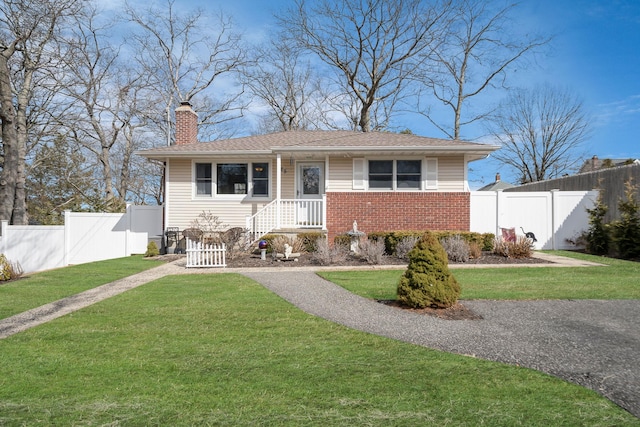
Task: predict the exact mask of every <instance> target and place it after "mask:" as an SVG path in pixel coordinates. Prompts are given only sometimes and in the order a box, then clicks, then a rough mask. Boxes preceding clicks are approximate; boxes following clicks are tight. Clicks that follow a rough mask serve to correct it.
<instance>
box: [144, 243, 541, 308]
mask: <svg viewBox="0 0 640 427" xmlns="http://www.w3.org/2000/svg"><path fill="white" fill-rule="evenodd" d="M183 257H184V255H173V254H167V255H160V256H158V257H154V258H155V259H161V260H164V261H166V262H171V261H175V260H177V259H180V258H183ZM449 264H450V265H453V264H456V263H453V262H449ZM460 264H476V265H480V264H497V265H501V264H549V261H545V260H542V259H539V258H520V259H515V258H507V257H503V256H499V255H494V254H492V253H489V252H485V253H483V254H482V256H481V257H480V258H475V259H470V260H469V261H467V262H466V263H460ZM319 265H320V264H319V263H318V262H317V261H316V260H314V259H313V257H312V256H311V255H310V254H301V255H300V256H299V257H298V258H296V259H295V260H274V259H273V258H272V257H271V255H269V254H267V257H266V260H262V259H261V258H260V255H259V254H249V253H240V254H236V255H235V256H234V257H233V258H231V259H230V258H229V257H227V267H229V268H252V267H253V268H266V267H271V268H285V267H303V266H305V267H307V266H319ZM367 265H369V264H367V262H366V261H365V260H363V259H362V258H359V257H357V256H349V257H347V259H346V260H345V261H343V262H340V263H338V264H332V265H331V266H332V267H336V266H341V267H344V266H347V267H358V266H367ZM379 265H380V266H398V267H401V266H406V265H407V262H406V261H404V260H401V259H399V258H397V257H391V256H385V257H384V258H383V262H382V263H381V264H379ZM378 302H379V303H381V304H384V305H387V306H391V307H396V308H398V309H400V310H407V311H410V312H413V313H417V314H422V315H426V316H434V317H438V318H440V319H445V320H481V319H482V316H480V315H478V314H476V313H474V312H473V311H471V310H470V309H468V308H466V307H465V306H464V305H463V304H461V303H457V304H455V305H454V306H452V307H449V308H432V307H427V308H410V307H407V306H405V305H402V304H401V303H400V302H398V301H397V300H379V301H378Z"/></svg>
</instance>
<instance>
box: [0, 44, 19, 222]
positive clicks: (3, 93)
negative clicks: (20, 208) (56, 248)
mask: <svg viewBox="0 0 640 427" xmlns="http://www.w3.org/2000/svg"><path fill="white" fill-rule="evenodd" d="M0 119H1V120H2V145H3V148H4V150H3V151H4V164H3V166H2V173H1V174H0V220H5V221H9V222H11V223H13V218H12V215H13V207H14V203H15V200H16V182H17V180H18V179H17V174H18V172H17V164H18V162H19V154H18V147H17V145H18V134H17V130H16V126H15V122H16V113H15V109H14V108H13V95H12V92H11V72H10V70H9V61H8V58H7V57H5V56H4V55H0Z"/></svg>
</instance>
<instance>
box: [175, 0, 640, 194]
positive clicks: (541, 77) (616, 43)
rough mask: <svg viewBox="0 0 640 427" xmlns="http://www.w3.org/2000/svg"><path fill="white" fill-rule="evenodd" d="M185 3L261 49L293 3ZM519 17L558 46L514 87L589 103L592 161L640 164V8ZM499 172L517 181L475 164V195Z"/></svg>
mask: <svg viewBox="0 0 640 427" xmlns="http://www.w3.org/2000/svg"><path fill="white" fill-rule="evenodd" d="M181 3H184V4H185V6H186V5H188V6H187V7H189V8H191V7H194V5H196V4H199V5H201V6H202V7H203V8H206V9H209V10H212V11H216V10H218V9H220V10H222V11H223V12H225V13H226V14H228V15H231V16H232V17H233V18H234V20H235V22H236V23H237V25H238V26H239V28H241V29H243V30H244V33H245V36H246V37H247V38H248V39H249V40H251V41H256V40H260V39H261V38H264V37H265V35H267V34H269V33H270V32H272V30H273V24H274V18H273V14H274V13H277V11H279V10H282V9H283V8H286V7H287V5H289V4H292V1H291V0H270V1H264V0H234V1H232V2H228V1H225V2H222V1H218V0H209V1H206V0H201V1H198V2H193V1H189V0H177V1H176V4H177V5H179V4H181ZM499 4H503V3H502V2H500V3H499ZM516 15H517V20H518V26H519V27H520V26H521V27H522V28H528V29H531V30H532V31H534V32H538V33H542V34H547V35H554V39H553V42H552V43H551V45H550V46H549V48H548V52H547V53H546V54H545V55H541V56H539V57H538V58H537V64H536V65H533V66H530V67H528V68H526V69H522V68H520V69H518V70H517V71H516V74H514V76H513V80H512V83H514V85H517V86H522V87H533V86H534V85H535V84H536V83H550V84H552V85H557V86H562V87H566V88H567V89H569V90H571V91H572V92H573V93H575V94H576V95H577V96H579V97H580V98H582V100H583V101H584V107H585V111H586V112H587V113H588V114H589V115H590V117H591V120H592V126H593V129H592V133H591V135H590V137H589V139H588V140H587V141H586V142H585V144H584V147H583V153H582V154H583V155H584V156H585V157H591V156H592V155H598V157H600V158H640V137H639V134H640V1H638V0H522V1H521V2H520V4H519V6H518V7H517V8H516ZM403 126H406V127H408V128H409V129H411V130H412V131H413V132H414V133H417V134H419V135H424V136H433V137H442V136H443V135H442V134H441V133H439V132H438V131H437V129H435V128H434V127H432V126H430V125H428V123H425V120H424V119H420V118H418V117H415V118H407V119H406V122H404V123H403ZM463 132H464V138H465V139H469V140H481V139H482V137H483V134H484V132H483V130H482V129H472V128H468V129H465V130H464V131H463ZM496 172H500V173H501V175H502V178H503V180H507V181H514V180H515V178H514V176H513V175H512V174H510V173H509V172H508V171H507V170H501V168H500V167H499V165H497V164H495V163H494V162H492V160H491V159H487V160H482V161H478V162H474V163H473V164H472V172H471V174H470V185H471V187H472V189H474V188H478V187H480V186H482V185H483V184H486V183H489V182H492V181H493V179H494V176H495V173H496Z"/></svg>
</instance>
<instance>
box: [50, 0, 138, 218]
mask: <svg viewBox="0 0 640 427" xmlns="http://www.w3.org/2000/svg"><path fill="white" fill-rule="evenodd" d="M99 18H100V17H99V16H98V14H97V12H96V10H95V9H89V8H88V9H87V13H86V14H85V15H84V16H83V17H82V19H78V20H77V22H76V26H75V28H73V29H71V30H70V33H71V35H70V36H69V37H68V40H67V43H68V51H67V52H66V55H65V56H64V58H63V61H64V65H65V67H64V70H65V72H64V73H61V75H60V80H61V82H62V84H61V93H62V95H63V96H65V97H66V99H67V100H68V102H69V107H68V110H67V111H66V114H65V115H64V117H61V121H62V123H61V124H62V125H64V126H65V127H66V128H67V129H68V132H69V135H71V137H72V139H73V141H75V143H76V144H78V145H79V147H81V149H82V150H83V151H86V152H90V153H92V156H91V157H92V158H95V159H96V160H97V167H96V168H95V177H96V183H97V184H96V186H95V188H96V190H97V194H96V196H95V198H96V200H97V201H98V206H96V208H98V207H99V208H100V209H105V210H107V211H119V210H121V209H122V208H123V207H124V204H125V199H126V186H125V189H123V188H122V183H123V181H122V173H125V174H126V175H128V173H129V172H128V169H129V162H130V156H129V157H126V156H125V157H121V158H119V159H118V160H120V161H118V162H114V158H113V154H114V151H116V150H117V148H118V146H120V145H124V146H126V145H127V144H128V142H129V141H130V138H129V139H128V138H127V132H132V131H133V129H135V127H136V126H138V127H139V126H143V125H144V123H142V124H140V123H139V122H140V121H139V120H138V119H137V118H136V116H138V115H139V111H137V110H136V109H135V108H132V105H133V106H135V104H136V102H137V97H136V96H131V95H132V94H134V95H137V94H138V93H139V91H140V86H141V85H144V84H145V83H146V82H145V80H144V78H143V76H141V75H140V74H138V73H137V72H132V71H131V70H130V69H129V68H127V67H126V66H124V65H123V64H122V62H123V61H122V60H121V58H120V57H119V52H118V50H117V48H116V47H114V46H113V45H112V44H111V42H110V41H109V40H108V34H109V33H110V32H111V31H112V26H111V25H109V24H98V23H97V22H98V20H99ZM121 152H122V150H121ZM124 152H125V153H126V152H127V150H125V151H124ZM119 173H120V176H119V178H120V180H119V182H120V184H121V185H120V186H119V187H120V188H117V190H119V191H116V188H114V186H115V183H116V181H118V180H117V177H118V174H119Z"/></svg>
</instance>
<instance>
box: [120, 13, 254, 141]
mask: <svg viewBox="0 0 640 427" xmlns="http://www.w3.org/2000/svg"><path fill="white" fill-rule="evenodd" d="M174 6H175V0H167V1H166V4H165V6H163V7H156V6H150V7H148V8H146V9H144V10H141V9H140V8H139V7H133V6H132V5H127V6H126V14H127V17H128V20H129V21H130V22H132V23H134V24H135V25H136V27H137V29H136V30H134V32H133V34H132V35H131V37H130V38H129V40H128V43H129V45H130V46H131V47H132V49H133V50H134V56H135V59H136V61H137V63H138V64H139V65H140V67H141V68H142V69H143V70H145V71H146V74H147V75H149V76H152V77H153V78H154V81H153V85H152V86H153V88H154V91H153V93H151V94H150V96H149V98H150V99H152V100H153V104H154V105H156V108H154V109H152V110H153V111H149V119H150V120H152V121H156V125H157V129H166V124H163V122H162V121H158V120H159V119H160V118H165V117H166V114H169V115H171V114H173V110H174V109H175V107H177V106H178V105H179V103H180V102H181V101H190V102H191V103H192V104H194V106H195V108H196V110H197V111H198V116H199V122H200V123H199V124H200V127H199V130H200V132H201V134H202V135H206V138H207V139H215V138H216V137H220V136H227V135H225V134H224V132H225V131H226V129H224V125H225V124H226V123H227V122H229V121H231V120H235V119H237V118H239V117H242V115H243V110H244V108H245V103H244V102H245V101H244V100H243V89H242V88H241V87H237V86H235V85H234V84H233V81H234V79H232V78H231V77H235V73H237V72H238V71H239V69H240V68H241V67H242V66H243V65H244V64H245V61H246V49H245V48H244V47H243V46H242V40H241V35H240V34H239V33H236V32H234V31H233V30H232V22H231V19H230V18H228V17H227V16H225V15H224V14H222V13H219V14H218V15H217V16H216V17H214V18H212V17H209V16H208V15H207V14H205V13H204V11H203V10H201V9H197V10H193V11H189V12H185V13H180V12H179V11H178V10H176V9H177V8H176V7H174ZM229 86H231V88H230V89H227V90H225V88H226V87H229ZM214 90H215V93H214ZM165 123H166V122H165ZM165 138H166V139H165V140H169V139H170V137H167V136H166V135H165Z"/></svg>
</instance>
